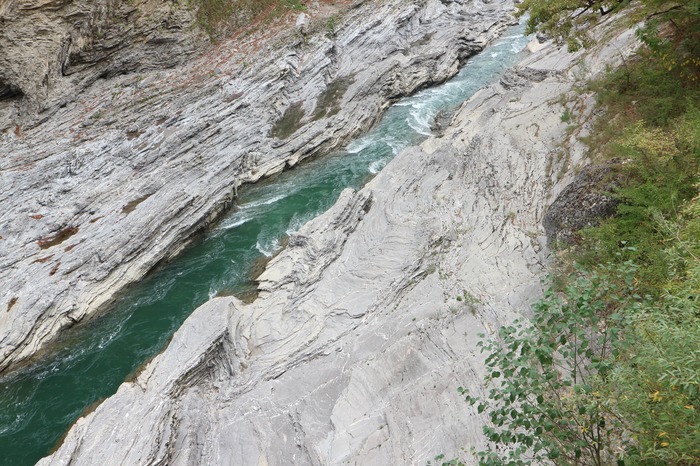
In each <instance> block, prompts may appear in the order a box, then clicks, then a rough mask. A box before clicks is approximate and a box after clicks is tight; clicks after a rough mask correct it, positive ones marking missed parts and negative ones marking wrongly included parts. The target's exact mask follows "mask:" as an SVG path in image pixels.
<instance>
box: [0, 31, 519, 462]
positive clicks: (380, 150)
mask: <svg viewBox="0 0 700 466" xmlns="http://www.w3.org/2000/svg"><path fill="white" fill-rule="evenodd" d="M521 33H522V29H521V28H520V27H516V28H512V29H510V30H509V31H508V32H507V33H506V34H505V35H504V37H502V38H501V39H500V40H498V41H497V42H495V43H494V44H493V45H491V46H489V47H488V48H487V49H486V50H485V51H484V53H482V54H480V55H478V56H476V57H474V58H472V59H470V60H469V62H468V63H467V65H466V66H465V67H464V68H463V69H462V70H461V71H460V73H459V74H458V75H457V76H456V77H455V78H454V79H452V80H451V81H449V82H447V83H445V84H443V85H441V86H438V87H435V88H430V89H425V90H423V91H421V92H419V93H417V94H416V95H414V96H412V97H409V98H406V99H402V100H401V101H399V102H397V103H396V104H395V105H394V106H392V107H391V108H390V109H389V110H388V111H387V113H386V115H385V116H384V118H383V119H382V121H381V123H380V124H379V125H378V126H377V127H376V128H375V129H374V130H372V131H371V132H369V133H368V134H367V135H365V136H363V137H360V138H358V139H357V140H355V141H353V142H352V143H350V144H349V145H348V146H347V147H346V148H345V150H343V151H339V152H337V153H334V154H331V155H329V156H326V157H323V158H320V159H317V160H314V161H311V162H308V163H305V164H303V165H302V166H301V167H297V168H295V169H293V170H291V171H288V172H286V173H283V174H281V175H280V176H277V177H275V178H274V179H273V180H269V181H265V182H262V183H259V184H257V185H254V186H250V187H247V188H245V189H241V190H240V199H239V205H238V207H237V208H236V209H235V210H233V211H232V212H231V213H230V214H229V215H228V216H227V217H226V218H224V219H223V220H222V221H221V222H220V223H219V226H218V227H217V228H215V229H213V230H212V231H211V232H210V233H209V234H208V235H207V236H206V237H205V238H202V239H200V240H199V241H198V242H197V243H196V244H195V245H193V246H192V247H190V248H188V249H187V250H186V251H185V252H183V253H182V254H181V255H180V256H179V257H178V258H177V259H176V260H174V261H173V262H171V263H170V264H168V265H166V266H164V267H162V268H161V269H160V270H158V271H157V272H155V273H153V274H151V275H150V276H149V277H148V278H147V279H146V280H144V281H143V282H142V283H140V284H139V285H138V286H135V287H133V288H131V289H130V290H129V293H128V296H125V297H124V298H123V299H121V300H120V301H119V303H118V304H117V305H116V306H115V308H114V309H113V310H112V311H111V312H109V313H107V314H106V315H103V316H100V317H98V318H95V319H92V320H91V321H89V322H86V323H85V324H83V325H80V326H78V328H75V329H72V330H71V331H69V332H68V333H67V335H65V337H63V338H62V339H61V341H60V342H59V343H58V345H57V348H56V351H55V353H53V354H52V355H51V356H49V357H47V358H46V359H44V360H42V361H40V362H38V363H36V364H35V365H33V366H31V367H29V368H26V369H24V370H22V371H20V372H18V373H13V374H10V375H8V376H5V377H4V378H1V379H0V462H1V463H0V464H3V465H8V466H10V465H11V466H22V465H30V464H34V463H35V462H36V461H37V460H38V459H40V458H41V457H43V456H45V455H46V454H47V453H48V452H49V451H50V449H51V448H52V447H53V446H54V445H55V443H56V442H57V441H58V439H59V438H60V437H61V435H62V434H63V433H64V432H65V431H66V429H67V428H68V427H69V426H70V425H71V423H73V422H74V421H75V419H76V418H77V417H78V416H79V415H80V413H81V412H83V411H84V410H85V409H86V408H88V407H89V406H90V405H92V404H93V403H95V402H96V401H97V400H100V399H103V398H106V397H108V396H110V395H112V394H114V393H115V392H116V390H117V388H118V386H119V385H120V384H121V383H122V382H123V381H124V380H125V379H126V378H127V377H128V376H129V374H131V373H133V372H134V371H135V370H136V369H137V368H138V367H139V366H141V365H142V364H143V363H144V362H146V361H148V360H149V359H150V358H151V357H153V355H155V354H157V353H158V352H159V351H160V350H162V348H163V347H164V345H165V344H166V342H167V341H168V340H169V339H170V337H171V336H172V334H173V333H174V331H175V330H176V329H177V328H178V327H179V326H180V325H181V324H182V322H183V321H184V319H185V318H187V316H188V315H189V314H190V313H191V312H192V311H193V310H194V309H195V308H196V307H197V306H199V305H201V304H202V303H204V302H205V301H206V300H208V299H211V298H212V297H213V296H216V295H217V294H220V293H229V294H230V293H234V294H235V293H245V292H249V291H250V290H251V288H252V287H253V285H252V284H251V282H250V279H249V276H248V274H249V270H250V269H251V267H252V266H253V265H254V264H255V263H256V261H258V260H259V258H260V257H261V255H265V256H268V257H269V256H271V255H273V254H274V253H276V252H277V251H278V250H279V248H280V243H281V239H282V238H283V237H284V235H289V234H290V233H292V232H294V231H296V230H298V229H299V227H300V226H301V225H303V224H304V223H305V222H307V221H308V220H310V219H311V218H313V217H315V216H316V215H318V214H319V213H321V212H323V211H325V210H326V209H328V208H329V207H330V206H331V205H332V204H333V202H335V200H336V199H337V198H338V195H339V193H340V191H341V190H342V189H343V188H346V187H352V188H355V189H357V188H359V187H361V186H362V185H363V184H364V183H365V182H366V181H367V180H368V178H369V177H370V176H372V175H373V174H376V173H378V172H379V170H381V169H382V168H383V167H384V166H385V165H386V164H387V163H388V162H389V160H390V159H391V158H392V157H393V156H394V155H396V154H397V153H398V152H399V151H400V150H402V149H403V148H405V147H407V146H410V145H414V144H417V143H419V142H420V141H422V140H423V139H425V138H426V137H427V136H428V135H429V134H430V125H431V122H432V121H433V119H434V117H435V115H436V113H437V112H438V111H439V110H441V109H452V108H454V107H456V106H457V105H459V104H460V103H461V102H463V101H464V100H466V99H468V98H469V97H470V96H471V95H472V94H473V93H474V92H476V90H478V89H479V88H480V87H482V86H484V85H485V84H488V83H490V82H493V81H494V80H495V79H496V78H497V77H498V76H499V75H500V74H501V73H502V72H503V70H504V69H505V68H507V67H509V66H512V65H513V64H514V63H515V62H516V61H517V58H518V51H520V50H522V48H523V47H524V46H525V44H526V43H527V39H526V38H524V37H523V36H522V34H521Z"/></svg>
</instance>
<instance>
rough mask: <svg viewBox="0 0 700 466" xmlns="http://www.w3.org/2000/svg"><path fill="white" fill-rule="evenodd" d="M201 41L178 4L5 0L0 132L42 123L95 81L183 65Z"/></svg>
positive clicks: (0, 20)
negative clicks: (9, 128)
mask: <svg viewBox="0 0 700 466" xmlns="http://www.w3.org/2000/svg"><path fill="white" fill-rule="evenodd" d="M205 39H206V38H205V37H204V36H203V35H202V34H201V33H198V32H197V29H196V28H195V27H194V15H193V12H192V11H191V10H190V9H188V8H186V7H184V6H183V5H181V4H180V3H179V2H162V1H160V0H131V1H128V2H125V1H116V0H71V1H64V0H5V1H3V6H1V7H0V50H1V51H2V53H0V131H2V130H4V129H7V128H8V127H12V128H15V127H16V126H17V127H22V128H24V127H27V126H33V125H35V124H37V122H41V121H43V120H45V119H46V118H48V116H49V115H50V114H51V113H53V112H54V111H55V110H56V109H57V108H58V107H59V106H61V105H65V104H67V103H68V102H70V101H71V100H72V99H73V98H74V96H75V94H76V93H77V92H80V91H81V90H83V89H85V88H86V87H88V86H89V85H91V84H92V83H94V82H95V81H96V80H98V79H108V78H110V77H113V76H115V75H118V74H124V73H130V72H136V71H144V70H153V69H162V68H169V67H172V66H175V65H177V64H180V63H183V62H184V61H185V60H187V59H188V57H189V56H191V55H192V54H193V53H194V52H195V51H196V49H197V48H198V47H200V48H202V47H203V46H204V42H205Z"/></svg>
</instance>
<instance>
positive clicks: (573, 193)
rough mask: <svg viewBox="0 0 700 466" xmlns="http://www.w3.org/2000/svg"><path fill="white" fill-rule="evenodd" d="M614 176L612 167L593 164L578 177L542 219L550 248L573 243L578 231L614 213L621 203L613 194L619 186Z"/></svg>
mask: <svg viewBox="0 0 700 466" xmlns="http://www.w3.org/2000/svg"><path fill="white" fill-rule="evenodd" d="M612 176H613V170H612V167H611V166H610V165H590V166H587V167H585V168H583V170H581V172H580V173H579V174H578V175H576V177H575V178H574V180H573V181H572V182H571V183H570V184H569V185H568V186H567V187H566V188H565V189H564V190H563V191H562V192H561V193H560V194H559V196H558V197H557V198H556V199H555V200H554V202H552V204H551V205H550V206H549V208H548V209H547V213H546V214H545V216H544V218H543V219H542V226H543V227H544V229H545V231H546V232H547V239H548V241H549V244H550V245H553V244H561V245H567V244H572V243H574V242H575V241H576V233H577V232H578V231H579V230H581V229H583V228H586V227H590V226H593V225H596V224H598V222H600V221H601V220H602V219H604V218H607V217H610V216H612V215H614V214H615V211H616V209H617V206H618V204H619V200H618V199H616V198H615V197H614V195H613V194H612V193H613V192H614V190H615V188H616V187H618V186H619V185H618V184H617V183H616V182H615V180H614V179H613V178H611V177H612Z"/></svg>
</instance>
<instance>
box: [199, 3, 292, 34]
mask: <svg viewBox="0 0 700 466" xmlns="http://www.w3.org/2000/svg"><path fill="white" fill-rule="evenodd" d="M187 1H188V5H189V6H190V7H191V8H194V9H195V10H196V16H197V23H198V24H199V26H200V27H201V28H202V29H203V30H204V31H206V32H207V34H209V36H211V37H215V36H216V35H217V33H219V32H221V31H226V30H229V29H242V28H244V27H246V26H247V25H249V24H251V23H253V22H256V21H269V20H271V19H273V18H276V17H278V16H280V15H281V14H283V13H285V12H287V11H290V10H297V11H303V10H304V9H305V7H304V5H303V4H302V2H301V1H300V0H187Z"/></svg>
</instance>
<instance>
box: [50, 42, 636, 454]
mask: <svg viewBox="0 0 700 466" xmlns="http://www.w3.org/2000/svg"><path fill="white" fill-rule="evenodd" d="M607 31H608V33H609V34H610V38H609V41H608V42H607V45H605V46H601V47H598V48H596V49H595V50H593V51H590V52H588V53H586V54H585V55H583V54H576V55H571V54H568V53H566V52H564V51H561V50H558V49H556V48H554V47H553V46H548V47H545V48H544V49H543V50H541V51H539V52H537V53H534V54H533V55H531V56H530V57H528V58H526V59H524V61H523V62H522V63H521V64H520V65H518V66H517V67H516V68H515V69H513V70H511V71H510V72H508V73H507V74H506V75H505V76H504V77H503V79H502V80H501V82H499V83H498V84H495V85H493V86H490V87H488V88H485V89H483V90H482V91H480V92H478V93H477V94H476V95H475V96H474V97H473V98H472V99H470V101H469V102H467V103H466V104H465V105H464V106H463V107H462V108H461V109H460V110H459V111H458V112H457V114H456V115H455V117H454V119H453V120H452V122H451V125H450V126H449V127H448V128H447V129H446V131H445V133H444V134H443V136H442V137H440V138H434V139H429V140H427V141H426V142H424V143H423V144H422V145H421V146H420V147H413V148H409V149H407V150H405V151H403V152H402V153H401V154H399V155H398V156H397V157H396V158H395V159H394V160H393V161H392V162H390V163H389V164H388V165H387V167H386V168H385V169H384V170H382V172H380V173H379V175H378V176H377V177H376V178H375V179H374V180H372V181H371V182H370V183H369V184H368V185H367V186H366V187H365V188H363V189H361V190H360V191H358V192H353V191H351V190H346V191H344V192H343V193H342V194H341V196H340V198H339V200H338V201H337V203H336V204H335V205H334V206H333V207H332V208H331V209H330V210H329V211H328V212H326V213H325V214H323V215H321V216H320V217H318V218H316V219H315V220H312V221H311V222H309V223H308V224H306V225H305V226H303V227H302V228H301V229H300V230H299V232H298V233H296V234H294V235H292V237H291V238H290V241H289V245H288V247H287V248H286V249H285V250H284V251H283V252H282V253H280V254H279V255H278V256H277V257H276V258H275V259H274V260H272V261H271V262H270V264H269V265H268V267H267V269H266V270H265V272H264V273H263V274H262V276H261V277H260V297H259V298H258V299H257V300H256V301H255V302H253V303H252V304H243V303H242V302H240V301H238V300H237V299H236V298H233V297H226V298H217V299H214V300H212V301H210V302H209V303H207V304H205V305H204V306H202V307H200V308H199V309H197V310H196V311H195V312H194V314H192V316H191V317H189V318H188V319H187V321H186V322H185V323H184V325H183V326H182V327H181V328H180V329H179V330H178V332H177V333H176V334H175V336H174V339H173V341H172V342H171V343H170V345H169V346H168V348H167V349H166V350H165V351H164V352H163V353H162V354H161V355H159V356H158V357H156V358H155V359H154V360H153V361H152V362H151V363H149V365H148V366H147V367H146V368H145V370H144V371H143V373H142V374H141V375H140V376H139V377H138V378H137V379H136V380H135V381H134V382H130V383H125V384H123V385H122V386H121V387H120V389H119V391H118V392H117V394H116V395H114V396H113V397H111V398H110V399H108V400H107V401H105V402H104V403H103V404H102V405H100V406H99V407H98V408H97V409H96V411H95V412H93V413H91V414H89V415H87V416H86V417H84V418H82V419H80V420H78V421H77V423H76V424H75V426H74V427H73V428H72V430H71V431H70V433H69V434H68V436H67V438H66V440H65V441H64V443H63V445H62V446H61V448H60V449H59V450H58V451H57V452H56V453H54V454H53V455H52V456H50V457H48V458H46V459H44V460H43V461H42V462H41V463H40V464H42V465H47V464H97V463H100V462H102V461H104V460H105V459H109V460H110V461H113V462H117V463H121V464H172V465H178V464H183V465H184V464H217V465H219V464H224V465H225V464H232V465H233V464H235V465H247V464H250V465H256V464H278V465H283V464H363V465H370V464H377V465H384V464H426V463H427V462H428V461H429V460H433V459H434V458H435V456H436V455H438V454H445V455H447V457H448V458H449V457H451V456H462V457H463V458H465V457H467V456H468V454H467V453H465V451H467V452H468V450H469V448H470V447H477V448H478V447H480V446H482V437H481V435H480V432H481V426H482V425H483V424H484V422H486V420H485V419H484V418H483V417H482V416H481V415H478V414H477V413H476V411H474V410H472V409H471V408H470V407H469V406H468V405H467V404H466V403H464V401H463V400H462V398H461V396H460V395H459V394H458V393H457V387H458V386H460V385H461V386H464V387H465V388H467V389H468V390H469V391H470V392H471V393H472V394H475V395H478V394H482V393H483V392H484V390H485V388H484V386H483V375H484V362H483V355H481V354H480V353H479V351H478V348H477V346H476V343H477V341H478V340H479V338H478V337H477V334H478V333H480V332H485V333H492V332H493V331H495V329H496V328H497V327H498V326H499V325H502V324H504V323H507V322H509V321H511V320H512V319H514V318H515V317H517V316H521V315H523V314H527V312H528V306H529V304H530V303H531V302H532V301H533V300H534V299H536V297H537V296H538V295H539V294H540V292H541V282H540V279H541V278H542V275H543V271H544V268H545V267H544V265H543V263H544V261H545V260H546V254H547V251H546V248H545V246H544V245H545V242H546V239H545V235H544V230H543V228H542V226H541V221H542V218H543V215H544V213H545V210H546V205H547V203H548V199H549V198H551V197H552V196H556V195H557V193H558V192H560V191H561V190H562V188H563V186H565V185H566V183H567V182H568V176H567V175H565V174H566V173H568V172H570V171H571V170H570V168H571V167H572V166H574V165H577V164H579V163H581V161H582V160H583V158H584V155H585V150H584V149H585V148H584V147H583V146H582V145H581V144H580V143H578V142H577V139H576V136H575V135H572V134H571V133H570V131H567V126H568V125H569V124H568V123H565V122H563V121H562V119H561V115H562V113H563V112H564V111H565V106H564V105H563V104H562V103H561V102H562V101H568V102H569V103H568V104H566V105H567V107H569V108H570V107H572V106H574V107H575V108H576V118H578V119H579V120H580V122H581V128H582V131H585V130H586V128H588V125H587V123H586V122H587V121H588V119H589V117H590V116H591V105H592V103H593V96H591V95H590V94H586V93H585V92H583V91H582V90H580V89H577V84H578V83H581V80H582V79H586V78H588V77H590V76H591V75H595V74H597V73H599V72H601V71H602V70H603V69H604V67H605V66H606V65H608V64H615V63H616V62H617V61H618V60H619V58H620V57H621V56H622V55H624V54H627V53H629V52H630V50H631V49H632V48H633V47H634V34H633V33H632V32H631V31H624V32H620V31H617V32H615V31H614V30H613V29H607ZM562 95H564V96H567V95H568V96H569V98H566V99H562V98H561V97H562ZM562 145H565V146H567V147H568V157H567V158H562V157H558V156H557V154H558V153H559V151H560V150H561V147H562ZM560 165H561V166H560ZM561 174H564V175H563V176H562V175H561ZM465 460H466V461H467V462H468V464H471V463H473V460H469V459H468V458H465Z"/></svg>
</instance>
